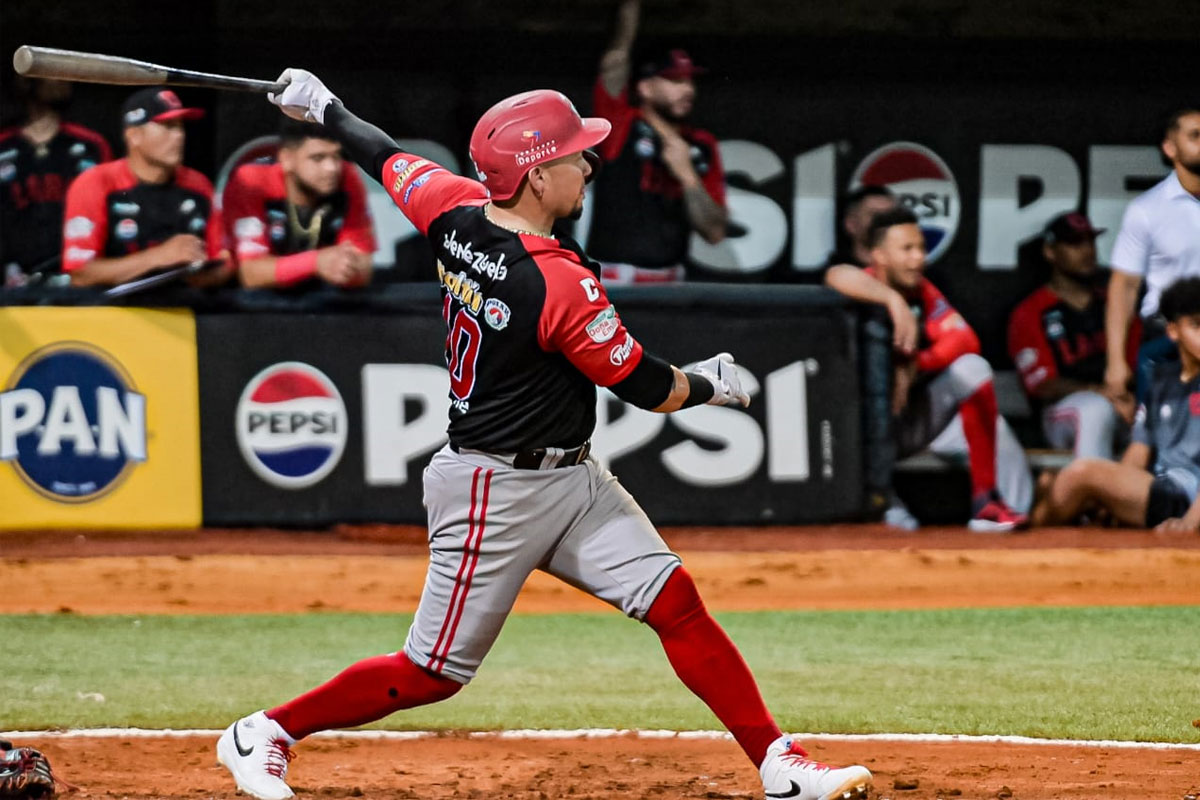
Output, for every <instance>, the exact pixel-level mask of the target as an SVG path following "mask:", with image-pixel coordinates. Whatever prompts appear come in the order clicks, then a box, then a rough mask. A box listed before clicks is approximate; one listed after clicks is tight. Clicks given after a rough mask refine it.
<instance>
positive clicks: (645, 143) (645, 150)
mask: <svg viewBox="0 0 1200 800" xmlns="http://www.w3.org/2000/svg"><path fill="white" fill-rule="evenodd" d="M633 152H635V153H637V154H638V155H639V156H641V157H642V158H650V157H651V156H653V155H654V140H653V139H651V138H650V137H649V136H643V137H641V138H640V139H638V140H637V141H636V142H634V143H633Z"/></svg>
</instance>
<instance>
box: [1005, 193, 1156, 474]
mask: <svg viewBox="0 0 1200 800" xmlns="http://www.w3.org/2000/svg"><path fill="white" fill-rule="evenodd" d="M1102 233H1104V231H1103V229H1099V228H1094V227H1092V223H1091V222H1090V221H1089V220H1088V218H1087V217H1086V216H1084V215H1083V214H1081V213H1079V212H1078V211H1071V212H1069V213H1066V214H1060V215H1058V216H1057V217H1055V218H1054V219H1052V220H1050V222H1049V223H1047V225H1046V227H1045V230H1044V231H1043V232H1042V255H1043V257H1044V258H1045V260H1046V263H1047V264H1049V265H1050V280H1049V282H1047V283H1046V285H1045V286H1042V287H1041V288H1040V289H1038V290H1037V291H1035V292H1034V293H1033V294H1031V295H1029V297H1026V298H1025V299H1024V300H1022V301H1021V302H1020V303H1019V304H1018V305H1017V307H1016V308H1015V309H1013V312H1012V316H1011V317H1009V322H1008V354H1009V356H1010V357H1011V358H1012V360H1013V364H1015V365H1016V367H1017V371H1018V372H1019V373H1020V375H1021V382H1022V384H1023V385H1024V387H1025V393H1026V394H1027V395H1028V396H1029V401H1030V404H1031V405H1032V406H1033V407H1034V408H1035V409H1038V410H1040V413H1041V417H1042V430H1043V432H1044V433H1045V435H1046V441H1047V442H1049V444H1050V446H1051V447H1055V448H1058V449H1061V450H1074V452H1075V456H1076V457H1077V458H1107V459H1112V458H1113V448H1114V439H1116V438H1119V437H1122V436H1123V435H1124V434H1125V432H1126V431H1127V423H1128V422H1129V421H1131V420H1132V419H1133V412H1134V407H1133V402H1132V398H1131V397H1130V396H1129V395H1128V393H1122V394H1115V393H1113V392H1112V391H1111V390H1109V389H1108V388H1106V387H1105V385H1104V368H1105V364H1106V349H1105V347H1106V345H1105V338H1104V309H1105V297H1106V296H1107V294H1108V292H1107V290H1106V288H1105V287H1104V285H1103V284H1102V283H1100V281H1099V280H1098V279H1099V278H1100V274H1099V272H1100V271H1099V268H1098V267H1097V265H1096V237H1097V236H1099V235H1100V234H1102ZM1140 332H1141V331H1140V325H1139V326H1136V327H1135V329H1134V330H1132V331H1131V332H1130V337H1129V342H1128V344H1127V346H1126V350H1127V351H1128V352H1127V355H1126V358H1127V359H1128V360H1129V363H1130V367H1131V368H1132V366H1133V364H1134V363H1136V360H1137V342H1138V338H1139V335H1140Z"/></svg>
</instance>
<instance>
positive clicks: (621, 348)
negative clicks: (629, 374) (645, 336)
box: [608, 333, 633, 367]
mask: <svg viewBox="0 0 1200 800" xmlns="http://www.w3.org/2000/svg"><path fill="white" fill-rule="evenodd" d="M632 353H633V335H632V334H628V333H627V334H625V341H624V342H622V343H621V344H618V345H615V346H614V347H613V349H612V350H610V351H609V353H608V360H609V361H610V362H612V365H613V366H614V367H619V366H621V365H622V364H624V363H625V362H626V361H627V360H628V359H629V356H630V355H631V354H632Z"/></svg>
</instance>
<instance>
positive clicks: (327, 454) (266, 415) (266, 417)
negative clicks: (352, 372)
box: [236, 361, 347, 489]
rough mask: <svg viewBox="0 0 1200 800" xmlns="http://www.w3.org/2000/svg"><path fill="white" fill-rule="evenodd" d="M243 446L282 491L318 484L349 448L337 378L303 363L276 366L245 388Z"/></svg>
mask: <svg viewBox="0 0 1200 800" xmlns="http://www.w3.org/2000/svg"><path fill="white" fill-rule="evenodd" d="M236 425H237V440H238V447H239V448H240V449H241V451H242V457H243V458H245V459H246V463H247V464H248V465H249V466H250V469H251V470H253V471H254V474H255V475H258V477H260V478H262V479H263V480H264V481H266V482H267V483H269V484H271V485H272V486H277V487H279V488H281V489H303V488H305V487H307V486H312V485H314V484H316V483H319V482H320V481H321V480H322V479H324V478H325V476H326V475H328V474H329V473H330V472H332V471H333V469H334V467H336V466H337V465H338V461H340V460H341V457H342V451H343V450H344V449H345V447H346V428H347V419H346V405H345V403H343V402H342V396H341V394H339V393H338V390H337V387H336V386H335V385H334V384H333V381H331V380H329V378H328V377H327V376H326V375H325V373H323V372H321V371H320V370H319V369H316V368H315V367H311V366H309V365H308V364H302V363H300V362H298V361H285V362H282V363H279V364H273V365H272V366H270V367H267V368H266V369H264V370H263V371H262V372H259V373H258V374H257V375H255V376H254V377H253V378H251V379H250V382H249V383H247V384H246V388H245V389H244V390H243V391H242V396H241V399H239V400H238V405H237V412H236Z"/></svg>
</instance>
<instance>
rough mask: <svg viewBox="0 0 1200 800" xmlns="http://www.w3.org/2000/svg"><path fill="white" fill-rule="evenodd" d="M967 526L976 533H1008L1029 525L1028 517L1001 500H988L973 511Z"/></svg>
mask: <svg viewBox="0 0 1200 800" xmlns="http://www.w3.org/2000/svg"><path fill="white" fill-rule="evenodd" d="M967 527H968V528H970V529H971V530H973V531H975V532H976V533H1009V532H1010V531H1016V530H1021V529H1023V528H1027V527H1029V517H1027V516H1025V515H1024V514H1020V513H1018V512H1016V511H1013V510H1012V509H1011V508H1009V507H1008V506H1007V505H1005V504H1004V501H1002V500H989V501H988V502H987V503H985V504H984V506H983V508H981V509H979V510H978V511H976V512H975V516H973V517H971V521H970V522H968V523H967Z"/></svg>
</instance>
